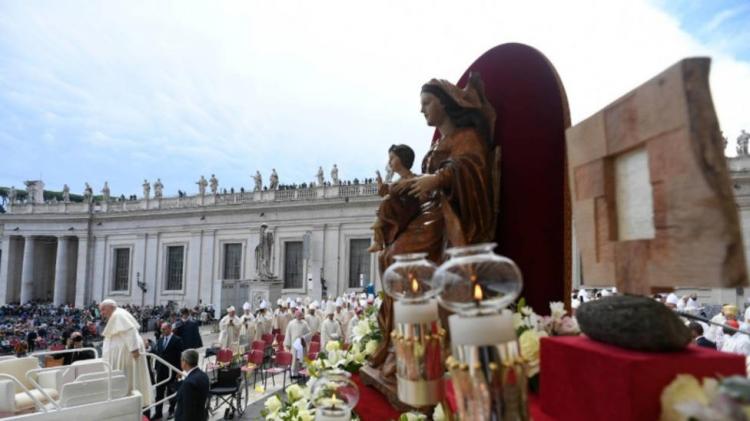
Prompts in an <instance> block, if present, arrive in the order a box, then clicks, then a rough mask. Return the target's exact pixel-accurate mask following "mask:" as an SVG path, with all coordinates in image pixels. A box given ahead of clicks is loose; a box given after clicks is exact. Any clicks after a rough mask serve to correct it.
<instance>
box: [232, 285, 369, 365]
mask: <svg viewBox="0 0 750 421" xmlns="http://www.w3.org/2000/svg"><path fill="white" fill-rule="evenodd" d="M376 300H377V299H376V298H375V296H374V295H373V294H364V293H363V294H356V293H351V294H347V295H344V296H342V297H338V298H336V299H335V300H324V301H322V302H319V301H312V300H310V299H309V298H307V297H306V298H304V299H303V298H297V299H295V300H292V299H287V300H282V299H279V300H278V301H277V303H276V308H275V309H273V310H272V309H270V308H269V303H268V302H266V301H264V302H262V303H261V304H260V306H259V309H258V310H257V311H255V312H253V311H252V310H251V305H250V304H249V303H245V304H244V305H243V313H242V315H240V316H238V315H237V311H236V309H235V308H234V307H229V308H227V314H226V315H225V316H224V317H222V319H221V320H220V321H219V330H220V334H219V343H218V345H219V346H220V347H222V348H229V349H234V350H236V349H238V348H240V346H241V345H243V346H245V347H246V348H247V349H249V348H250V346H251V344H252V343H253V342H254V341H259V340H262V337H263V336H264V335H267V334H281V335H283V338H284V339H283V343H281V344H280V345H281V346H282V347H283V349H284V350H286V351H289V352H291V353H292V356H293V360H292V375H293V376H295V375H296V373H297V370H298V368H299V367H301V363H302V361H303V360H304V357H305V355H306V353H307V350H308V346H309V344H310V342H311V339H312V338H313V337H314V336H318V335H319V336H320V340H319V342H320V343H321V344H327V343H328V342H329V341H342V342H349V341H350V340H351V338H352V336H353V329H354V326H355V325H356V323H357V322H358V321H359V320H360V319H361V318H362V317H363V315H364V311H365V309H366V308H368V307H370V306H373V305H377V302H376Z"/></svg>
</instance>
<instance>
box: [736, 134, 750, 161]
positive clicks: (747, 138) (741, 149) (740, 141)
mask: <svg viewBox="0 0 750 421" xmlns="http://www.w3.org/2000/svg"><path fill="white" fill-rule="evenodd" d="M748 142H750V133H747V132H746V131H745V130H742V133H740V135H739V136H738V137H737V156H747V155H748V149H747V146H748Z"/></svg>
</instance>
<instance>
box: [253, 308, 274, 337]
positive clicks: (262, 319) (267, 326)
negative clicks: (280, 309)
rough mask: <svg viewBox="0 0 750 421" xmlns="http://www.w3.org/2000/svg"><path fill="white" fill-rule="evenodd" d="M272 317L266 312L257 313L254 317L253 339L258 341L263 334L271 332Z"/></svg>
mask: <svg viewBox="0 0 750 421" xmlns="http://www.w3.org/2000/svg"><path fill="white" fill-rule="evenodd" d="M272 322H273V319H272V318H271V316H270V315H269V314H268V313H262V314H259V315H258V317H257V318H256V319H255V340H256V341H260V340H262V339H263V335H265V334H267V333H271V324H272Z"/></svg>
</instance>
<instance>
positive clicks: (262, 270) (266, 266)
mask: <svg viewBox="0 0 750 421" xmlns="http://www.w3.org/2000/svg"><path fill="white" fill-rule="evenodd" d="M267 229H268V225H266V224H261V225H260V236H259V240H258V245H257V246H255V272H256V273H257V274H258V277H260V279H271V278H273V277H274V275H273V273H272V272H271V259H272V258H273V233H272V232H270V231H267Z"/></svg>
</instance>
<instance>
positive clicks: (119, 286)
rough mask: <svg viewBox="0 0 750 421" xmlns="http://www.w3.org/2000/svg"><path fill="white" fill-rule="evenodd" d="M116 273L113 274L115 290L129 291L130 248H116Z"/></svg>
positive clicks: (113, 288)
mask: <svg viewBox="0 0 750 421" xmlns="http://www.w3.org/2000/svg"><path fill="white" fill-rule="evenodd" d="M114 267H115V273H114V276H113V280H114V285H113V286H112V290H113V291H127V290H128V284H129V283H130V249H129V248H117V249H115V258H114Z"/></svg>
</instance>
